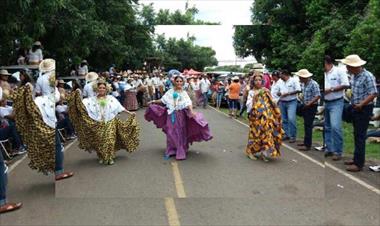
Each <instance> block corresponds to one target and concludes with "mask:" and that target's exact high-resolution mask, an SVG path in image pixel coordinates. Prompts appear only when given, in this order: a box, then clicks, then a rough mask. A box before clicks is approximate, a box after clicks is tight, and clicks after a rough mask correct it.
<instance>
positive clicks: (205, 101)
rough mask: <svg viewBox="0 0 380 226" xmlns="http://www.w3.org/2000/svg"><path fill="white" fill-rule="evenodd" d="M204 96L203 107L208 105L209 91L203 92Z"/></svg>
mask: <svg viewBox="0 0 380 226" xmlns="http://www.w3.org/2000/svg"><path fill="white" fill-rule="evenodd" d="M202 96H203V107H204V108H205V107H206V106H207V105H208V94H207V92H205V93H202Z"/></svg>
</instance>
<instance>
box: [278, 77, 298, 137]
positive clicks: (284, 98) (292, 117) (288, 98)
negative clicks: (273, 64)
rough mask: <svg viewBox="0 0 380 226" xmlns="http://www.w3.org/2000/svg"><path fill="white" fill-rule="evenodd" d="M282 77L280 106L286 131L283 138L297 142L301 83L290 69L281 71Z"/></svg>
mask: <svg viewBox="0 0 380 226" xmlns="http://www.w3.org/2000/svg"><path fill="white" fill-rule="evenodd" d="M281 79H282V80H283V82H281V83H279V85H280V93H281V96H280V100H279V106H280V110H281V118H282V127H283V129H284V131H285V137H284V138H283V140H289V142H290V143H294V142H296V136H297V124H296V110H297V93H299V92H301V86H300V83H299V82H298V81H297V80H296V79H295V78H292V77H290V72H289V71H288V70H282V71H281Z"/></svg>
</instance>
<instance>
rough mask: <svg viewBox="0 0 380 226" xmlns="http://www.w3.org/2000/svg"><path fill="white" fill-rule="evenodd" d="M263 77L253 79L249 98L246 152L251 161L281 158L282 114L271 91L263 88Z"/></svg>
mask: <svg viewBox="0 0 380 226" xmlns="http://www.w3.org/2000/svg"><path fill="white" fill-rule="evenodd" d="M262 84H263V76H262V74H261V73H255V74H254V75H253V77H252V78H251V84H250V87H251V90H250V91H249V93H248V98H247V110H248V115H249V116H248V117H249V135H248V144H247V148H246V150H245V152H246V154H247V156H248V157H249V158H250V159H253V160H256V159H258V158H261V159H263V160H264V161H265V162H267V161H269V159H270V158H276V157H279V156H280V155H281V154H280V146H281V143H282V142H281V139H282V135H283V134H284V132H283V130H282V128H281V113H280V110H279V108H278V107H277V105H276V104H275V103H274V102H273V100H272V97H271V95H270V91H269V90H268V89H266V88H265V87H262Z"/></svg>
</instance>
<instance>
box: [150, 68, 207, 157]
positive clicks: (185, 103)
mask: <svg viewBox="0 0 380 226" xmlns="http://www.w3.org/2000/svg"><path fill="white" fill-rule="evenodd" d="M172 78H173V80H172V81H173V82H174V88H172V89H170V90H168V91H167V92H166V93H165V95H164V96H163V97H162V98H161V99H160V100H154V101H150V102H149V103H148V104H149V107H148V108H147V110H146V112H145V119H146V120H148V121H153V122H154V124H155V125H156V126H157V127H158V128H161V129H162V130H163V131H164V133H165V134H166V138H167V148H166V151H165V159H169V158H170V157H171V156H175V157H176V159H177V160H184V159H186V152H187V151H188V149H189V146H190V144H191V143H192V142H195V141H208V140H210V139H211V138H212V136H211V133H210V130H209V128H208V123H207V122H206V121H205V120H204V118H203V115H202V114H201V113H194V111H193V107H192V102H191V99H190V97H189V95H188V94H187V92H186V91H185V90H183V85H184V82H185V78H184V77H183V76H182V75H181V74H180V73H179V72H177V73H175V74H174V75H173V77H172ZM161 105H165V107H163V106H161Z"/></svg>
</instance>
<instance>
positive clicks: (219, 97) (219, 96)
mask: <svg viewBox="0 0 380 226" xmlns="http://www.w3.org/2000/svg"><path fill="white" fill-rule="evenodd" d="M223 96H224V93H217V94H216V107H218V108H219V107H220V105H221V104H222V99H223Z"/></svg>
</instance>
